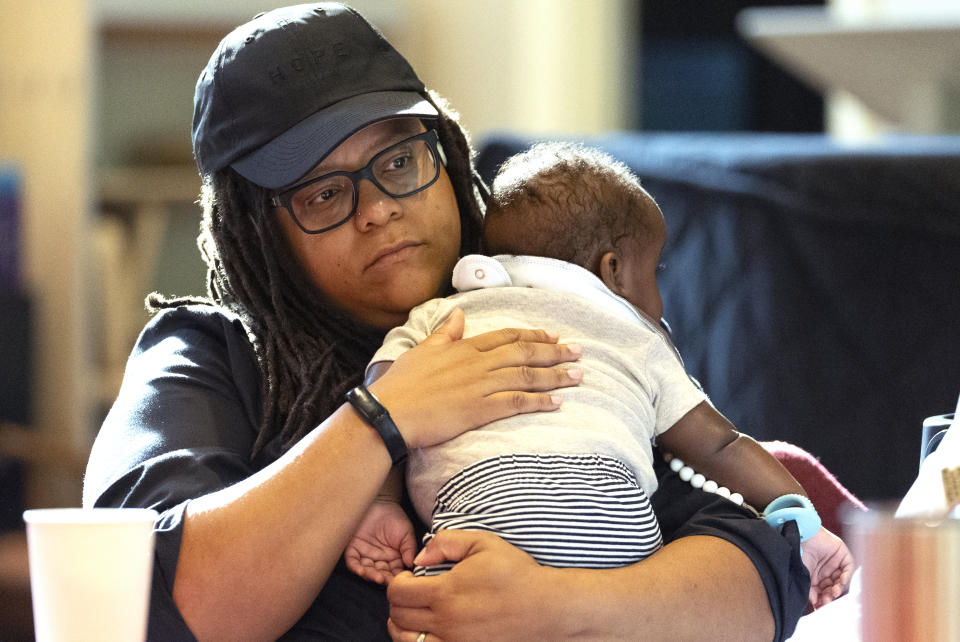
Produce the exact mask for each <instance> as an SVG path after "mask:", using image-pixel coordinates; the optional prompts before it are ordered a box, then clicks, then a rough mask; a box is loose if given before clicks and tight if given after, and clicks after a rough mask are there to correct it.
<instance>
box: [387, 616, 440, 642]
mask: <svg viewBox="0 0 960 642" xmlns="http://www.w3.org/2000/svg"><path fill="white" fill-rule="evenodd" d="M387 632H388V633H390V638H391V639H392V640H393V642H443V639H442V638H439V637H437V636H436V635H434V634H433V633H430V632H428V631H410V630H407V629H401V628H400V627H399V626H397V624H396V622H394V621H393V618H388V619H387ZM421 636H423V637H421Z"/></svg>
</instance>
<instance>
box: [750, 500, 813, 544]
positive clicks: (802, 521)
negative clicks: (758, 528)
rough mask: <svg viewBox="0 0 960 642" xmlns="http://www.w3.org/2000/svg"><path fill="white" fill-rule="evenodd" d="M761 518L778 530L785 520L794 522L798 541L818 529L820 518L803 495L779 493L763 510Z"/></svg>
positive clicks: (809, 536)
mask: <svg viewBox="0 0 960 642" xmlns="http://www.w3.org/2000/svg"><path fill="white" fill-rule="evenodd" d="M763 520H764V521H765V522H766V523H767V524H769V525H770V526H771V527H773V528H776V529H777V530H780V529H781V528H783V525H784V524H786V523H787V522H796V523H797V530H799V531H800V541H801V542H805V541H807V540H808V539H810V538H811V537H813V536H814V535H816V534H817V531H819V530H820V525H821V520H820V515H819V514H817V509H816V508H814V507H813V502H811V501H810V500H809V499H807V498H806V497H804V496H803V495H781V496H780V497H777V498H776V499H775V500H773V501H772V502H770V503H769V504H768V505H767V507H766V508H765V509H764V510H763Z"/></svg>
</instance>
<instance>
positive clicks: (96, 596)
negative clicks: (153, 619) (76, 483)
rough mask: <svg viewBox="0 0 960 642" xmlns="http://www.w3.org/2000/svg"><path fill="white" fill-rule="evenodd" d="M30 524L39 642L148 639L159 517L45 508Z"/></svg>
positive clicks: (30, 514) (27, 517) (30, 516)
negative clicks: (155, 526) (154, 532)
mask: <svg viewBox="0 0 960 642" xmlns="http://www.w3.org/2000/svg"><path fill="white" fill-rule="evenodd" d="M23 520H24V522H26V525H27V554H28V558H29V562H30V591H31V596H32V597H33V626H34V634H35V635H36V639H37V640H38V642H46V641H48V640H50V641H54V642H59V641H61V640H105V641H117V642H119V641H123V642H128V641H138V642H142V641H143V640H145V639H146V636H147V612H148V608H149V603H150V583H151V575H152V573H153V525H154V522H155V521H156V520H157V512H156V511H154V510H150V509H145V508H92V509H85V508H45V509H36V510H28V511H26V512H24V514H23Z"/></svg>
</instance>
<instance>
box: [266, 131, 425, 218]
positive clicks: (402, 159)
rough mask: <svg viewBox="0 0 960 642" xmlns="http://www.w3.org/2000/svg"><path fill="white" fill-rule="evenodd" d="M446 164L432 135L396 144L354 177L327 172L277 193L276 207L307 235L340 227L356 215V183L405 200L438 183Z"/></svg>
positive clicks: (273, 200)
mask: <svg viewBox="0 0 960 642" xmlns="http://www.w3.org/2000/svg"><path fill="white" fill-rule="evenodd" d="M443 162H444V157H443V148H441V147H440V143H439V139H438V137H437V132H436V130H433V129H431V130H428V131H425V132H423V133H422V134H417V135H416V136H411V137H410V138H407V139H405V140H402V141H400V142H399V143H395V144H393V145H391V146H390V147H387V148H386V149H384V150H383V151H381V152H379V153H378V154H377V155H376V156H374V157H373V158H371V159H370V162H369V163H367V164H366V166H365V167H362V168H361V169H358V170H356V171H353V172H330V173H329V174H324V175H323V176H318V177H317V178H311V179H310V180H308V181H304V182H302V183H298V184H297V185H294V186H292V187H288V188H287V189H285V190H283V191H282V192H277V193H276V194H275V195H274V196H272V197H271V198H270V204H271V205H273V206H274V207H284V208H286V210H287V211H288V212H289V213H290V216H291V217H292V218H293V221H294V222H295V223H296V224H297V226H298V227H299V228H300V229H301V230H303V231H304V232H306V233H307V234H320V233H322V232H328V231H330V230H332V229H334V228H336V227H339V226H341V225H343V224H344V223H346V222H347V221H349V220H350V219H351V218H353V215H354V214H356V213H357V200H358V192H359V183H360V181H361V180H362V179H367V180H368V181H370V182H371V183H373V184H374V185H376V186H377V189H379V190H380V191H381V192H383V193H384V194H386V195H388V196H391V197H393V198H404V197H407V196H413V195H414V194H416V193H418V192H422V191H423V190H425V189H427V188H428V187H430V186H431V185H433V184H434V183H435V182H436V181H437V177H438V176H440V165H441V164H442V163H443Z"/></svg>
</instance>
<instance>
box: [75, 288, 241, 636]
mask: <svg viewBox="0 0 960 642" xmlns="http://www.w3.org/2000/svg"><path fill="white" fill-rule="evenodd" d="M258 413H259V374H258V371H257V369H256V362H255V360H254V356H253V351H252V349H251V347H250V344H249V341H248V340H247V338H246V334H245V332H244V330H243V327H242V325H241V324H240V322H239V320H238V319H236V318H231V317H228V316H226V315H224V314H222V313H221V312H219V311H217V310H216V309H214V308H203V307H190V308H178V309H176V310H165V311H163V312H161V313H159V314H157V315H156V316H155V317H154V318H153V320H151V322H150V323H149V324H148V325H147V326H146V327H145V328H144V331H143V332H142V333H141V335H140V338H139V339H138V341H137V344H136V346H135V348H134V350H133V352H132V353H131V355H130V358H129V360H128V362H127V366H126V370H125V373H124V380H123V384H122V386H121V389H120V392H119V394H118V396H117V399H116V401H115V402H114V404H113V406H112V407H111V409H110V412H109V413H108V415H107V417H106V419H105V420H104V423H103V426H102V427H101V429H100V432H99V434H98V435H97V439H96V441H95V443H94V446H93V450H92V451H91V455H90V460H89V462H88V464H87V471H86V475H85V477H84V489H83V503H84V506H98V507H100V506H109V507H143V508H153V509H155V510H157V511H158V512H159V513H160V519H159V520H158V522H157V526H156V528H155V542H156V551H155V564H154V577H153V585H152V590H151V608H150V626H149V634H150V639H171V640H172V639H176V640H182V639H191V638H192V635H191V634H190V631H189V629H188V628H187V626H186V624H185V623H184V621H183V619H182V618H181V617H180V614H179V611H178V610H177V608H176V606H175V604H174V602H173V596H172V591H173V579H174V575H175V573H176V567H177V559H178V556H179V551H180V539H181V535H182V525H183V512H184V509H185V508H186V505H187V503H188V502H189V500H191V499H193V498H195V497H200V496H201V495H205V494H208V493H211V492H214V491H217V490H220V489H222V488H225V487H227V486H229V485H231V484H233V483H235V482H237V481H239V480H241V479H243V478H245V477H248V476H249V475H250V474H252V473H253V472H254V468H253V466H252V464H251V463H250V461H249V456H248V454H249V452H250V447H251V445H252V444H253V440H254V439H255V438H256V428H257V421H258V419H257V417H258Z"/></svg>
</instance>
